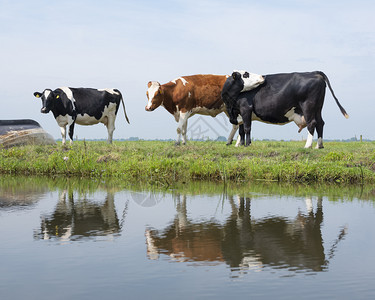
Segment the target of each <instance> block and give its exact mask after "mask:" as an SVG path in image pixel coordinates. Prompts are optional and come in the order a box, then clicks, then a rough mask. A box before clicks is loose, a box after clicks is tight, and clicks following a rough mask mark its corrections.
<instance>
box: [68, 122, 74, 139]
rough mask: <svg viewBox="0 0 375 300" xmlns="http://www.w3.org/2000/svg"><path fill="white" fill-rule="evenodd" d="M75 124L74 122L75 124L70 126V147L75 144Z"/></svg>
mask: <svg viewBox="0 0 375 300" xmlns="http://www.w3.org/2000/svg"><path fill="white" fill-rule="evenodd" d="M74 124H75V122H73V123H72V124H71V125H70V126H69V138H70V145H72V144H73V135H74Z"/></svg>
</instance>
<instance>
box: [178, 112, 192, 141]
mask: <svg viewBox="0 0 375 300" xmlns="http://www.w3.org/2000/svg"><path fill="white" fill-rule="evenodd" d="M189 117H190V113H189V112H186V113H183V112H180V118H179V121H178V127H177V140H176V146H178V145H180V139H181V134H182V144H183V145H185V144H186V130H187V119H188V118H189Z"/></svg>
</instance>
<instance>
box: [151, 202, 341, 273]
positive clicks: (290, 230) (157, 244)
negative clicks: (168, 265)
mask: <svg viewBox="0 0 375 300" xmlns="http://www.w3.org/2000/svg"><path fill="white" fill-rule="evenodd" d="M229 202H230V204H231V208H232V213H231V215H230V217H229V218H228V219H227V220H226V222H225V224H224V225H222V224H219V223H218V222H215V221H208V222H197V223H194V222H192V221H190V220H188V219H187V211H186V197H185V196H183V199H182V201H178V202H177V215H176V218H175V220H174V222H173V224H171V225H170V226H168V227H167V228H166V229H164V230H162V231H157V230H147V231H146V239H147V245H148V249H147V250H148V256H149V258H151V259H156V258H158V256H159V253H163V254H168V255H169V256H171V257H172V258H173V259H175V260H178V261H197V262H202V261H205V262H219V261H225V262H226V263H227V264H228V265H229V266H230V267H231V268H238V267H240V268H250V269H254V268H261V267H263V266H265V267H267V266H268V267H273V268H287V269H289V270H291V271H297V270H305V271H322V270H324V269H325V268H326V266H327V264H328V260H327V259H326V256H325V253H324V248H323V240H322V235H321V224H322V221H323V210H322V199H318V204H317V209H316V212H315V213H314V212H313V209H312V201H311V199H307V200H306V202H307V204H308V213H307V214H303V213H301V212H298V214H297V216H296V217H295V218H294V219H293V220H290V219H288V218H284V217H281V216H269V217H265V218H261V219H257V220H252V219H251V214H250V198H239V205H238V206H237V205H236V204H235V203H234V200H233V197H231V198H230V199H229ZM344 235H345V232H344V231H343V232H342V233H341V234H340V236H339V238H338V240H337V241H336V242H338V241H339V240H340V239H341V238H342V237H343V236H344ZM330 254H332V253H330Z"/></svg>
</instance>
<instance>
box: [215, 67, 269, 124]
mask: <svg viewBox="0 0 375 300" xmlns="http://www.w3.org/2000/svg"><path fill="white" fill-rule="evenodd" d="M263 82H264V78H263V76H261V75H257V74H253V73H249V72H246V71H233V73H232V76H229V77H228V78H227V80H226V81H225V83H224V86H223V89H222V91H221V98H222V100H223V102H224V103H225V105H226V107H227V112H228V115H229V120H230V122H231V123H232V124H235V125H237V124H238V121H237V117H238V114H239V110H238V107H237V98H238V96H239V95H240V93H241V92H245V91H250V90H252V89H255V88H256V87H258V86H259V85H261V84H262V83H263Z"/></svg>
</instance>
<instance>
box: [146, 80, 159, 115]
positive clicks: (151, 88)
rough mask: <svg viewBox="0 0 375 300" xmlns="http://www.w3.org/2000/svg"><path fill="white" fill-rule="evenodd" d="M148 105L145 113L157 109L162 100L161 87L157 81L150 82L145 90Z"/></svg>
mask: <svg viewBox="0 0 375 300" xmlns="http://www.w3.org/2000/svg"><path fill="white" fill-rule="evenodd" d="M147 98H148V103H147V105H146V108H145V109H146V110H147V111H153V110H155V109H156V108H158V107H159V106H160V105H161V104H162V103H163V100H164V94H163V89H162V86H161V85H160V83H159V82H157V81H150V82H149V83H148V89H147Z"/></svg>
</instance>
